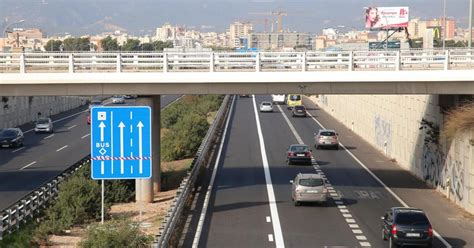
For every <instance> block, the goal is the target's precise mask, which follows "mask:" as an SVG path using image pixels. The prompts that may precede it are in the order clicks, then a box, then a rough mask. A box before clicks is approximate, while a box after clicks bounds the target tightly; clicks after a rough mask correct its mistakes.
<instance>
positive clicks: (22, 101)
mask: <svg viewBox="0 0 474 248" xmlns="http://www.w3.org/2000/svg"><path fill="white" fill-rule="evenodd" d="M86 100H87V98H85V97H75V96H74V97H73V96H44V97H38V96H35V97H31V96H30V97H14V96H9V97H0V128H5V127H15V126H19V125H22V124H25V123H28V122H31V121H35V120H36V119H37V118H38V113H41V116H50V115H54V114H58V113H61V112H64V111H68V110H71V109H73V108H77V107H79V106H81V105H83V104H86Z"/></svg>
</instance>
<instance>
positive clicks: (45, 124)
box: [35, 117, 54, 133]
mask: <svg viewBox="0 0 474 248" xmlns="http://www.w3.org/2000/svg"><path fill="white" fill-rule="evenodd" d="M39 132H47V133H52V132H54V130H53V121H52V120H51V118H47V117H42V118H39V119H38V120H37V121H36V124H35V133H39Z"/></svg>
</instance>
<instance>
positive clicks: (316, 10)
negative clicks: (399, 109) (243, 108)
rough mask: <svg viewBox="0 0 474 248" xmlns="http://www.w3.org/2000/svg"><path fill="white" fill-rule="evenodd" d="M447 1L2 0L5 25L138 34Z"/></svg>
mask: <svg viewBox="0 0 474 248" xmlns="http://www.w3.org/2000/svg"><path fill="white" fill-rule="evenodd" d="M443 1H444V0H398V1H395V0H204V1H202V0H0V28H2V30H3V29H4V27H5V26H6V25H8V24H10V23H12V22H15V21H18V20H21V19H24V20H25V22H24V23H22V24H21V25H18V26H19V27H25V28H27V27H38V28H41V29H42V30H43V31H45V32H46V33H47V35H61V34H64V33H66V32H67V33H70V34H73V35H83V34H96V33H101V32H104V31H114V30H117V29H121V30H123V31H126V32H127V33H130V34H134V35H144V34H150V35H153V34H154V32H155V29H156V27H159V26H161V25H162V24H164V23H166V22H169V23H171V24H173V25H185V26H186V27H188V28H189V29H196V30H199V31H216V32H224V31H225V30H226V29H228V27H229V24H230V23H231V22H234V21H251V22H254V23H255V24H254V26H255V28H256V29H257V30H259V31H262V30H263V28H264V25H263V19H265V18H267V19H272V18H274V17H273V16H271V15H269V13H271V12H272V11H273V10H278V9H281V10H284V11H286V12H287V16H284V17H283V27H284V28H285V29H289V30H290V31H301V32H309V33H314V34H318V33H320V32H321V30H322V28H326V27H333V28H337V27H339V29H351V28H355V29H363V18H364V17H363V16H364V13H363V11H364V7H367V6H378V7H385V6H387V7H391V6H408V7H409V8H410V18H414V17H420V18H425V19H426V18H436V17H438V18H439V17H441V16H442V15H443ZM446 1H447V16H448V17H451V18H454V19H456V20H457V21H458V23H459V26H461V27H464V28H466V27H467V17H468V8H469V0H446ZM269 26H270V25H269ZM342 26H344V28H342ZM268 29H270V28H269V27H268ZM275 30H276V24H275Z"/></svg>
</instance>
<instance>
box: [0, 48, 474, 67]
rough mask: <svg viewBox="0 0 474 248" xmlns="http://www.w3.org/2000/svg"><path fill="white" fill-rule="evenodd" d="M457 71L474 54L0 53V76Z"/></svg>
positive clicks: (473, 60)
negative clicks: (3, 74) (131, 73)
mask: <svg viewBox="0 0 474 248" xmlns="http://www.w3.org/2000/svg"><path fill="white" fill-rule="evenodd" d="M457 69H474V49H470V50H469V49H452V50H388V51H327V52H317V51H309V52H249V53H238V52H222V53H221V52H215V53H210V52H194V53H177V52H172V53H156V52H142V53H117V52H115V53H114V52H110V53H109V52H103V53H92V52H77V53H62V52H61V53H0V73H28V72H35V73H41V72H62V73H64V72H69V73H74V72H82V73H83V72H117V73H120V72H241V71H253V72H274V71H276V72H278V71H281V72H283V71H295V72H302V71H303V72H304V71H327V70H333V71H344V70H348V71H354V70H355V71H359V70H387V71H388V70H457Z"/></svg>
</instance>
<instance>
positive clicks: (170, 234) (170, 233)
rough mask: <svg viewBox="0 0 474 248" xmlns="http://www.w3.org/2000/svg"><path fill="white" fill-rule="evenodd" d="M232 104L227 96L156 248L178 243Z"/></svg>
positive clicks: (173, 203)
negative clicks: (200, 177) (188, 208)
mask: <svg viewBox="0 0 474 248" xmlns="http://www.w3.org/2000/svg"><path fill="white" fill-rule="evenodd" d="M230 103H231V97H230V96H229V95H227V96H226V97H225V98H224V100H223V102H222V104H221V106H220V108H219V111H218V113H217V115H216V118H215V120H214V122H213V123H212V125H211V127H210V128H209V130H208V132H207V134H206V136H205V137H204V139H203V141H202V143H201V146H200V147H199V149H198V152H197V153H196V156H195V157H194V160H193V161H192V164H191V169H190V170H189V171H188V174H187V176H186V177H185V178H184V179H183V181H182V182H181V185H180V186H179V188H178V191H177V193H176V196H175V198H174V200H173V202H172V204H171V207H170V209H169V210H168V212H167V214H166V216H165V217H164V220H163V222H162V224H161V227H160V231H159V233H158V235H157V236H156V242H155V243H154V244H153V246H154V247H168V245H169V244H170V243H171V242H173V241H176V238H177V235H178V234H177V233H176V229H177V227H178V226H179V222H180V220H182V214H183V211H184V209H185V207H186V204H187V202H188V199H189V198H190V197H191V193H192V189H193V188H194V186H195V182H196V179H197V177H198V174H199V172H200V168H202V166H204V165H206V164H207V163H208V162H209V159H211V158H210V151H211V149H212V147H213V144H214V143H215V141H216V139H217V138H218V131H219V130H220V129H221V128H222V126H223V124H224V123H225V120H226V117H227V116H228V114H229V110H230Z"/></svg>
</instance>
